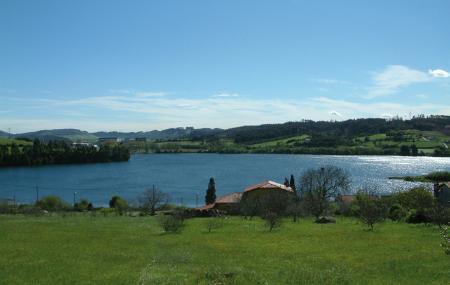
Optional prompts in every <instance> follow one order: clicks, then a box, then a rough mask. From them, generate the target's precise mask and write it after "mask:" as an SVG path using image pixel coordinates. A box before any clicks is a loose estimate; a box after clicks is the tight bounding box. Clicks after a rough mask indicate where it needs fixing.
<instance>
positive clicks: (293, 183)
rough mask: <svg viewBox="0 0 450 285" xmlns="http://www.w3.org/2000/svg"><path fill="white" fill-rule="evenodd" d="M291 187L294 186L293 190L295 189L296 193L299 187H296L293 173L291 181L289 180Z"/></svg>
mask: <svg viewBox="0 0 450 285" xmlns="http://www.w3.org/2000/svg"><path fill="white" fill-rule="evenodd" d="M289 187H291V188H292V190H294V193H295V192H297V189H296V188H295V179H294V175H292V174H291V181H289Z"/></svg>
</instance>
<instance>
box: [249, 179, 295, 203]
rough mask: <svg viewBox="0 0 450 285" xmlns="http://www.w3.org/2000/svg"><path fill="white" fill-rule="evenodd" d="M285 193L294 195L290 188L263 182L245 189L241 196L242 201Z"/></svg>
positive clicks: (271, 182) (275, 183)
mask: <svg viewBox="0 0 450 285" xmlns="http://www.w3.org/2000/svg"><path fill="white" fill-rule="evenodd" d="M273 192H275V193H279V192H281V193H286V194H294V190H292V188H291V187H289V186H286V185H284V184H281V183H277V182H274V181H271V180H268V181H264V182H262V183H258V184H254V185H251V186H248V187H246V188H245V190H244V193H243V195H242V199H248V198H253V197H259V198H260V197H261V196H263V195H267V194H268V193H273Z"/></svg>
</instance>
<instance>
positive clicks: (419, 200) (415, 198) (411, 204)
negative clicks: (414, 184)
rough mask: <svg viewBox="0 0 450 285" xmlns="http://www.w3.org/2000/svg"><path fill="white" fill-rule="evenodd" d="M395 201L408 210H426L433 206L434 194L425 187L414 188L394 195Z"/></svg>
mask: <svg viewBox="0 0 450 285" xmlns="http://www.w3.org/2000/svg"><path fill="white" fill-rule="evenodd" d="M392 199H393V201H394V202H396V203H397V204H399V205H400V206H402V207H403V208H404V209H406V210H413V209H415V210H417V211H419V212H425V211H426V210H427V209H430V208H432V207H433V204H434V197H433V194H432V193H431V192H430V191H428V190H427V189H425V188H420V187H419V188H413V189H411V190H409V191H405V192H400V193H397V194H395V195H394V196H393V197H392Z"/></svg>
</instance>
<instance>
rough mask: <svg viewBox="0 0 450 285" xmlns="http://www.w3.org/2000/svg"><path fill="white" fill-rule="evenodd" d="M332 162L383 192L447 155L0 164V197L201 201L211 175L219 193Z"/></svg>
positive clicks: (449, 164)
mask: <svg viewBox="0 0 450 285" xmlns="http://www.w3.org/2000/svg"><path fill="white" fill-rule="evenodd" d="M324 165H334V166H338V167H342V168H344V169H346V170H347V171H348V172H349V173H350V175H351V179H352V189H353V190H354V191H355V190H357V189H358V187H360V186H361V185H364V184H368V183H373V184H376V185H378V186H379V188H380V190H381V191H383V192H391V191H396V190H401V189H407V188H410V187H412V186H414V185H417V184H416V183H410V182H404V181H399V180H389V179H388V177H389V176H403V175H421V174H426V173H429V172H431V171H438V170H448V171H450V158H435V157H399V156H329V155H283V154H151V155H145V154H142V155H139V154H137V155H133V156H132V157H131V159H130V161H129V162H119V163H99V164H80V165H56V166H39V167H19V168H0V198H13V197H14V196H15V197H16V200H17V201H18V202H21V203H30V202H34V201H35V199H36V187H38V190H39V196H40V197H42V196H45V195H50V194H55V195H58V196H60V197H62V198H63V199H65V200H66V201H68V202H72V201H73V196H74V192H76V193H77V194H76V199H80V198H87V199H89V200H90V201H92V202H93V203H94V205H95V206H100V205H107V204H108V201H109V199H110V198H111V196H113V195H120V196H123V197H125V198H127V199H129V200H130V201H135V200H136V197H137V196H138V194H139V193H140V192H142V191H143V190H144V189H146V188H150V187H151V186H152V185H153V184H154V185H156V186H157V187H159V188H160V189H161V190H163V191H165V192H167V193H170V195H171V197H172V199H171V200H172V202H174V203H178V204H180V203H183V204H185V205H190V206H195V205H196V204H197V203H198V204H199V205H200V204H202V203H203V201H204V193H205V190H206V188H207V185H208V181H209V178H210V177H214V178H215V180H216V189H217V194H218V195H219V196H220V195H223V194H227V193H231V192H240V191H242V190H243V189H244V188H245V187H246V186H248V185H251V184H255V183H259V182H262V181H265V180H274V181H277V182H280V183H282V182H283V181H284V177H289V176H290V175H291V174H294V176H295V178H296V181H297V182H298V180H299V176H300V175H301V173H302V172H303V171H304V170H306V169H308V168H311V167H315V168H317V167H320V166H324Z"/></svg>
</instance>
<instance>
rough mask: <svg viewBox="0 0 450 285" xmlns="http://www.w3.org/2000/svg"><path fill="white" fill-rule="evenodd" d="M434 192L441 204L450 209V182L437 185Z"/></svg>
mask: <svg viewBox="0 0 450 285" xmlns="http://www.w3.org/2000/svg"><path fill="white" fill-rule="evenodd" d="M433 192H434V197H435V198H436V200H438V201H439V203H441V204H442V205H444V206H446V207H450V182H440V183H435V184H434V188H433Z"/></svg>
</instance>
